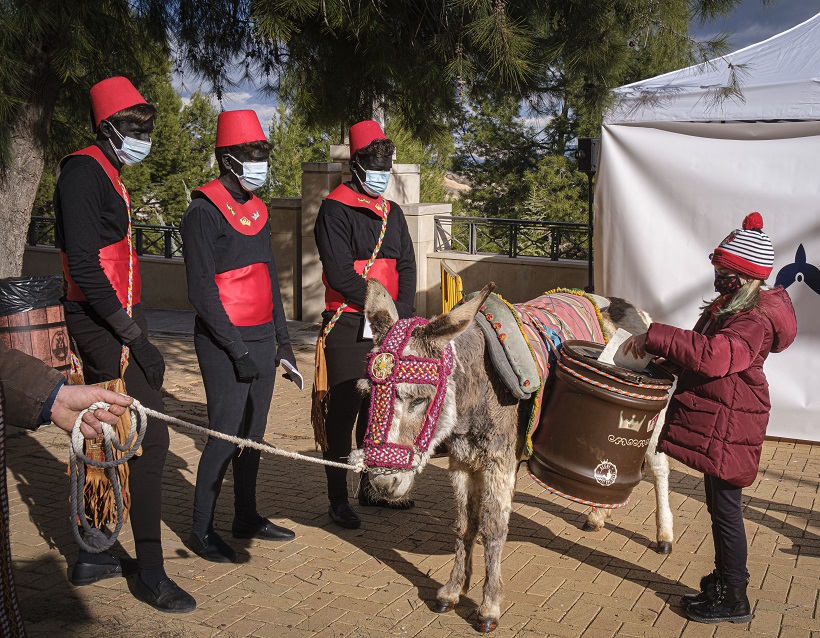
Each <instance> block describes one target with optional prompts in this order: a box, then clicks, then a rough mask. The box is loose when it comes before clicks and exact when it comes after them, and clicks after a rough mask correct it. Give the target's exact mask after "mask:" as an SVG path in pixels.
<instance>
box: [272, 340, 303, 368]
mask: <svg viewBox="0 0 820 638" xmlns="http://www.w3.org/2000/svg"><path fill="white" fill-rule="evenodd" d="M282 359H287V360H288V362H289V363H290V364H291V365H292V366H293V367H294V368H296V355H294V354H293V348H292V347H291V345H290V344H289V343H280V344H279V345H278V346H277V347H276V365H277V366H278V365H279V362H280V361H281V360H282ZM297 370H298V368H297Z"/></svg>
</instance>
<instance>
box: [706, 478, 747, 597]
mask: <svg viewBox="0 0 820 638" xmlns="http://www.w3.org/2000/svg"><path fill="white" fill-rule="evenodd" d="M703 485H704V487H705V489H706V509H707V511H708V512H709V514H710V515H711V517H712V539H713V540H714V543H715V569H717V571H718V573H719V574H720V575H721V577H722V578H723V580H724V581H726V582H727V583H729V584H731V585H745V584H746V582H747V581H748V580H749V572H748V570H747V569H746V558H747V555H748V547H747V544H746V528H745V527H744V525H743V504H742V502H741V496H742V492H743V488H740V487H737V486H736V485H732V484H731V483H728V482H726V481H724V480H723V479H719V478H717V477H716V476H710V475H709V474H704V475H703Z"/></svg>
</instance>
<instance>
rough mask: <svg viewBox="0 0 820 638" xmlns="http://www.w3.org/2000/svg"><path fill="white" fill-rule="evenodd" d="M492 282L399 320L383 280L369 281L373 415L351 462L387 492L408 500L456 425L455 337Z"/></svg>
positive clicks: (367, 302)
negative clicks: (444, 308)
mask: <svg viewBox="0 0 820 638" xmlns="http://www.w3.org/2000/svg"><path fill="white" fill-rule="evenodd" d="M492 286H493V285H492V284H490V285H488V286H486V287H485V288H484V290H482V291H481V293H480V294H478V295H476V297H474V298H473V299H471V300H470V301H469V302H467V303H465V304H463V305H461V306H458V307H456V308H454V309H453V310H451V311H450V312H448V313H445V314H443V315H440V316H438V317H436V318H435V319H433V320H432V321H430V322H428V321H426V320H425V319H422V318H420V317H414V318H412V319H401V320H400V319H399V318H398V313H397V312H396V306H395V304H394V303H393V300H392V299H391V298H390V294H389V293H388V292H387V290H386V289H385V288H384V286H382V285H381V284H380V283H379V282H378V281H376V280H375V279H370V280H368V282H367V296H366V299H365V307H364V312H365V316H366V317H367V320H368V321H369V322H370V326H371V328H372V330H373V346H374V347H373V351H372V352H371V354H370V355H368V364H367V373H368V379H367V380H364V381H362V382H361V383H362V385H363V386H365V387H362V388H361V389H362V390H363V391H366V390H369V391H370V392H371V407H370V415H369V416H370V418H369V421H368V427H367V433H366V435H365V441H364V445H363V447H362V449H361V450H356V451H355V452H353V453H352V454H351V456H350V461H351V462H352V463H358V462H362V461H363V462H364V463H365V464H366V465H367V466H368V468H369V469H370V471H371V477H370V482H371V484H372V485H373V487H374V488H375V489H376V490H377V491H378V492H379V493H380V495H381V496H384V497H385V498H388V499H391V500H402V499H404V498H407V496H408V494H409V492H410V488H411V487H412V486H413V479H414V478H415V474H416V473H417V472H419V471H421V469H422V468H423V467H424V466H425V465H426V463H427V461H428V459H429V458H430V452H431V450H432V449H433V448H434V447H435V446H436V444H437V443H438V442H440V441H442V440H443V439H444V438H446V437H447V435H448V434H449V433H450V431H451V430H452V429H453V426H454V424H455V418H456V397H455V388H454V387H453V385H452V384H451V383H448V381H449V377H450V376H451V375H452V374H453V370H454V369H455V366H456V361H455V348H454V344H453V341H454V340H455V339H456V337H458V336H459V335H460V334H462V333H463V332H464V331H465V330H466V329H467V327H468V326H469V325H470V323H471V322H472V320H473V317H474V316H475V313H476V312H477V311H478V309H479V307H480V306H481V304H482V303H484V300H485V299H486V298H487V295H488V294H490V291H491V290H492Z"/></svg>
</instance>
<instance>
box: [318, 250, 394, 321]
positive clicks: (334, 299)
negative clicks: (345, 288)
mask: <svg viewBox="0 0 820 638" xmlns="http://www.w3.org/2000/svg"><path fill="white" fill-rule="evenodd" d="M367 262H368V260H367V259H357V260H356V261H354V262H353V268H354V269H355V270H356V272H357V273H359V274H360V275H361V274H362V273H363V272H364V267H365V266H366V265H367ZM367 279H377V280H378V281H379V282H380V283H381V284H382V285H383V286H384V287H385V288H387V292H389V293H390V296H391V297H392V298H393V301H395V300H396V299H398V298H399V271H398V270H396V260H395V259H377V260H376V261H374V262H373V265H372V266H371V267H370V270H368V271H367ZM322 283H324V284H325V310H330V311H331V312H335V311H336V310H337V309H338V308H339V306H341V305H342V304H343V303H344V301H345V298H344V295H342V294H340V293H338V292H336V291H335V290H333V288H331V287H330V286H329V285H328V283H327V279H325V275H324V273H322ZM362 310H363V308H362V307H361V306H357V305H356V304H354V303H351V304H348V306H347V307H346V308H345V309H344V310H342V312H362Z"/></svg>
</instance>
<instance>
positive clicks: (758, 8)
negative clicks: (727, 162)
mask: <svg viewBox="0 0 820 638" xmlns="http://www.w3.org/2000/svg"><path fill="white" fill-rule="evenodd" d="M817 13H820V0H770V2H769V3H768V4H767V5H764V1H763V0H743V2H742V3H741V5H740V6H739V7H738V8H737V9H736V10H735V11H733V12H732V14H731V15H730V16H729V17H727V18H723V19H721V20H716V21H714V22H709V23H706V24H698V23H693V24H692V25H690V33H691V35H692V36H693V37H695V38H698V39H703V40H706V39H709V38H710V37H714V36H715V35H717V34H721V33H728V34H730V37H729V51H736V50H738V49H742V48H743V47H746V46H749V45H750V44H754V43H755V42H761V41H763V40H766V39H768V38H770V37H772V36H773V35H777V34H778V33H780V32H782V31H785V30H787V29H790V28H791V27H794V26H796V25H798V24H800V23H801V22H805V21H806V20H808V19H809V18H811V17H812V16H814V15H815V14H817ZM174 86H175V88H176V89H177V91H179V92H180V94H181V95H182V96H183V99H186V98H188V97H189V96H190V95H191V93H193V92H194V91H195V90H196V89H197V87H198V83H197V82H196V81H195V80H193V79H192V78H184V82H183V79H182V78H179V77H175V78H174ZM217 108H220V107H219V105H217ZM221 108H223V109H225V110H233V109H254V110H255V111H256V112H257V114H258V115H259V119H260V120H261V122H262V126H263V127H264V128H265V130H266V131H267V130H268V125H269V123H270V120H271V118H272V117H273V114H274V112H275V111H276V100H275V98H272V97H271V98H265V97H263V96H260V95H259V93H258V92H257V91H255V90H254V89H253V87H242V88H241V89H237V90H234V91H233V92H228V93H226V94H225V97H224V99H223V101H222V106H221Z"/></svg>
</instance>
